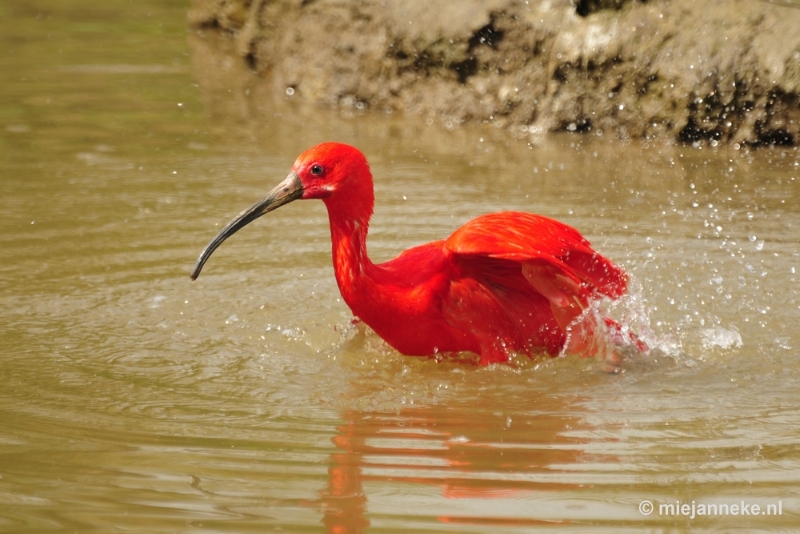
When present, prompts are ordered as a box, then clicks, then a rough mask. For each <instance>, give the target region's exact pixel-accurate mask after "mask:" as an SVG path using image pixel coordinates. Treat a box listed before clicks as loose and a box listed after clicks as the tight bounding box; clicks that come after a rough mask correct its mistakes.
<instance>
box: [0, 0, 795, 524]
mask: <svg viewBox="0 0 800 534" xmlns="http://www.w3.org/2000/svg"><path fill="white" fill-rule="evenodd" d="M86 6H88V4H86V5H84V3H79V2H71V1H64V0H59V1H58V2H56V1H50V2H45V1H41V2H21V1H19V2H17V1H11V2H6V3H4V4H3V6H2V7H0V15H2V18H0V24H2V31H0V35H1V36H2V37H0V39H2V42H3V49H4V52H3V55H2V60H0V61H2V69H3V72H4V73H5V74H4V75H3V79H2V82H0V175H2V179H0V196H1V197H2V199H3V209H2V211H0V229H1V231H0V335H2V340H3V343H2V353H1V354H0V531H8V532H12V531H13V532H44V531H49V530H57V529H69V530H71V531H76V532H84V531H98V530H99V531H107V530H111V529H113V528H119V529H128V530H132V531H139V532H183V531H189V530H202V531H207V532H250V531H253V532H255V531H258V532H261V531H265V530H278V529H283V530H293V531H312V532H313V531H317V532H323V531H330V532H359V531H362V530H366V531H374V532H378V531H384V532H397V531H406V530H410V531H413V530H417V531H425V532H435V531H450V532H487V533H488V532H529V531H534V530H548V529H550V528H556V527H564V526H566V527H567V528H569V529H570V530H573V531H583V530H587V531H588V530H595V531H611V530H613V531H618V532H621V531H632V532H633V531H635V532H638V531H641V530H642V529H650V528H651V529H659V528H669V527H676V528H677V529H678V530H689V529H707V530H730V529H736V528H746V529H747V530H748V531H752V530H761V529H763V530H766V529H774V530H781V529H782V530H784V531H790V530H792V529H793V528H795V525H796V524H797V522H798V519H800V490H799V489H798V488H800V447H799V445H800V408H798V401H797V399H798V398H799V397H800V364H799V362H798V359H799V358H800V333H799V332H798V327H797V326H798V324H800V291H798V278H799V277H800V273H798V270H800V208H798V206H800V154H799V153H798V152H797V151H795V150H781V149H775V150H762V151H759V152H755V153H754V152H745V151H744V150H735V149H721V148H716V149H713V148H709V147H706V148H701V149H697V148H665V147H663V146H643V145H623V144H620V143H618V142H612V141H609V140H606V139H603V138H602V136H597V135H592V136H565V137H561V138H558V137H556V138H550V139H547V140H540V139H537V138H534V137H532V136H527V134H525V133H520V132H517V134H515V135H509V134H508V133H506V132H501V131H498V130H497V129H495V128H494V127H492V126H486V127H485V128H482V129H475V130H465V129H455V130H452V131H451V130H449V129H448V128H447V125H446V124H445V125H439V124H432V125H427V124H425V122H424V121H421V124H418V125H409V124H408V123H403V122H401V121H399V120H398V119H397V118H395V117H391V116H387V115H386V114H385V113H383V112H378V113H365V114H360V113H352V114H347V113H338V112H331V111H329V110H323V109H307V108H303V107H302V106H300V105H299V104H298V103H297V102H294V101H293V100H292V99H291V98H287V99H285V100H284V99H279V100H278V101H277V102H271V103H270V102H268V101H267V100H266V99H264V98H263V95H258V90H257V84H256V83H255V82H257V80H253V79H252V78H249V77H248V75H246V74H243V73H241V72H238V73H235V72H234V71H236V69H235V68H233V67H232V66H231V65H232V64H231V63H228V62H226V60H225V59H224V57H222V56H219V57H217V56H213V55H210V54H211V52H210V50H211V48H209V43H208V41H207V40H204V39H203V38H200V37H197V36H194V37H193V38H192V39H191V40H190V41H189V42H187V36H186V34H185V30H184V23H183V20H184V19H183V17H184V13H185V9H186V5H185V4H184V2H167V3H165V2H135V3H134V2H124V1H121V0H118V1H114V2H107V3H105V4H104V6H105V7H103V8H97V7H86ZM190 54H191V55H190ZM212 68H217V69H221V70H223V71H224V72H225V73H226V75H225V76H224V77H223V79H219V78H215V77H214V76H213V70H212ZM226 69H228V70H226ZM523 135H526V137H525V138H524V139H523V138H522V136H523ZM326 139H337V140H341V141H345V142H350V143H353V144H356V145H358V146H359V147H361V148H362V149H363V150H364V151H365V152H366V153H367V155H368V157H369V159H370V162H371V164H372V168H373V171H374V173H375V175H376V181H377V186H376V188H377V198H378V204H377V207H376V215H375V217H374V221H373V226H374V228H373V230H372V232H371V234H370V235H371V237H370V241H369V252H370V254H371V255H372V256H373V257H374V258H375V259H376V260H381V259H388V258H390V257H392V256H393V255H394V254H396V253H397V252H398V251H400V250H402V249H403V248H405V247H408V246H411V245H414V244H418V243H421V242H424V241H428V240H432V239H437V238H440V237H442V236H445V235H447V234H448V233H449V232H451V231H452V230H453V229H454V228H456V227H457V226H458V225H459V224H461V223H463V222H464V221H466V220H468V219H469V218H470V217H472V216H474V215H477V214H480V213H485V212H488V211H494V210H499V209H519V210H526V211H533V212H538V213H542V214H546V215H549V216H553V217H556V218H559V219H561V220H563V221H565V222H567V223H569V224H571V225H574V226H576V227H578V228H580V229H581V230H582V231H583V232H584V233H585V234H586V235H587V237H589V238H590V239H591V240H592V242H593V243H594V245H595V246H596V247H597V248H598V249H599V250H601V251H603V252H604V253H605V254H607V255H608V256H610V257H611V258H613V259H615V260H616V261H618V262H620V263H621V264H622V265H624V266H625V267H626V268H627V269H628V271H629V272H630V273H631V275H632V279H633V287H632V294H631V297H630V298H628V299H627V300H626V301H625V302H623V303H621V304H619V305H617V306H616V307H615V308H614V309H613V310H612V312H613V313H614V314H615V316H617V317H618V318H620V319H621V320H622V321H623V322H624V323H625V324H627V325H629V326H630V327H632V328H634V329H636V330H637V331H639V332H640V333H641V334H642V335H643V336H645V338H646V339H647V340H648V342H649V343H650V344H651V346H653V347H654V350H653V351H652V352H651V353H650V354H648V355H646V356H644V357H640V358H635V359H632V360H630V361H627V362H626V363H625V364H624V365H623V367H622V369H621V372H619V373H617V374H609V373H606V372H603V370H602V369H601V367H600V366H599V364H597V363H596V362H594V361H592V360H575V359H573V358H562V359H556V360H552V361H551V360H538V361H533V362H531V361H528V360H527V359H518V360H516V361H515V362H514V363H515V365H513V366H508V365H503V366H493V367H489V368H476V367H474V366H472V365H469V364H468V363H463V362H461V363H460V362H455V361H445V362H441V363H437V362H435V361H432V360H425V359H414V358H406V357H403V356H401V355H399V354H397V353H395V352H394V351H392V350H390V349H389V348H387V347H386V346H385V345H384V344H383V343H382V342H381V341H380V339H379V338H377V337H376V336H375V335H374V334H370V333H369V332H363V331H359V330H357V329H356V328H354V327H353V326H352V325H351V324H350V319H351V316H350V313H349V311H348V310H347V308H346V306H345V305H344V304H343V303H342V302H341V300H340V298H339V295H338V292H337V288H336V285H335V282H334V280H333V275H332V269H331V266H330V248H329V247H330V242H329V235H328V229H327V219H326V216H325V212H324V209H323V206H322V205H320V204H318V203H313V202H296V203H294V204H292V205H290V206H286V207H284V208H281V209H280V210H279V211H277V212H275V213H272V214H270V215H269V216H268V217H265V218H264V219H262V220H259V221H258V222H257V223H255V224H253V225H251V226H249V227H248V228H247V229H245V230H243V231H241V232H239V233H238V234H237V235H236V236H235V237H234V238H233V239H231V240H229V241H228V242H226V243H225V244H224V245H223V246H222V247H221V248H220V249H219V250H218V251H217V252H216V253H215V254H214V256H213V257H212V259H211V260H210V261H209V263H208V264H207V266H206V268H205V270H204V272H203V275H202V276H201V277H200V278H199V279H198V281H196V282H194V283H192V282H190V281H189V278H188V273H189V270H190V269H191V266H192V264H193V262H194V260H195V258H196V256H197V254H198V253H199V252H200V250H201V249H202V247H203V246H204V245H205V244H206V243H207V242H208V240H209V239H210V238H211V237H212V236H213V235H214V234H215V233H216V232H217V230H218V229H219V228H220V225H221V224H224V223H225V222H227V220H228V219H229V218H231V217H232V216H233V215H235V214H236V213H238V212H239V210H241V209H243V208H244V207H246V206H248V205H249V204H250V203H251V202H252V201H254V200H255V199H256V198H258V197H259V196H260V195H261V194H263V193H264V192H265V191H266V190H267V189H268V188H270V187H271V186H272V185H274V184H275V183H277V181H279V180H280V179H282V178H283V177H284V176H285V174H286V172H287V170H288V168H289V166H290V165H291V162H292V161H293V160H294V158H295V157H296V155H297V154H298V153H299V152H300V151H301V150H303V149H304V148H306V147H308V146H310V145H311V144H313V143H316V142H319V141H322V140H326ZM645 500H646V501H649V502H651V503H653V504H654V506H655V511H654V512H653V513H651V514H649V515H647V514H643V513H642V512H641V511H640V504H641V503H642V502H643V501H645ZM692 501H694V502H695V510H696V512H695V517H694V518H691V517H690V515H691V513H690V512H689V510H687V514H688V515H687V514H684V515H679V514H680V511H679V510H680V505H682V504H687V505H689V506H691V503H692ZM742 503H744V504H745V506H746V507H747V513H745V512H744V511H741V510H738V509H737V514H738V515H735V516H734V515H732V514H733V512H732V511H731V512H730V514H729V515H722V513H723V512H722V510H723V509H722V505H727V506H728V510H731V507H732V506H733V505H737V506H739V507H740V508H741V505H742ZM673 504H674V505H676V506H677V507H678V509H677V510H676V509H674V508H673V511H672V514H673V515H670V510H669V509H668V508H663V509H662V510H659V507H660V506H661V505H673ZM710 504H716V505H718V506H719V508H718V510H719V515H715V516H707V515H701V514H700V512H699V511H698V510H699V506H700V505H710ZM753 505H758V506H759V511H758V512H754V508H753ZM769 505H774V506H775V511H776V512H778V511H779V512H780V515H776V514H774V515H766V513H763V514H762V512H766V511H767V507H768V506H769ZM642 506H643V509H644V510H645V511H647V505H646V504H644V505H642ZM709 512H710V510H709ZM743 514H744V515H743Z"/></svg>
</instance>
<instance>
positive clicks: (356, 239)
mask: <svg viewBox="0 0 800 534" xmlns="http://www.w3.org/2000/svg"><path fill="white" fill-rule="evenodd" d="M326 204H328V206H327V207H328V218H329V219H330V225H331V244H332V256H333V270H334V272H335V274H336V282H337V283H338V285H339V290H340V291H341V293H342V297H343V298H344V301H345V302H346V303H347V305H348V306H349V307H350V308H351V309H352V310H353V312H354V313H356V314H358V312H357V310H356V308H357V307H358V306H357V303H356V301H357V300H358V297H359V295H360V294H363V291H364V290H365V287H364V284H365V282H368V280H369V276H370V273H371V272H372V270H373V268H374V265H373V263H372V262H371V261H370V259H369V257H368V256H367V232H368V230H369V220H370V217H371V216H372V203H371V202H365V203H363V204H361V205H360V209H352V208H353V205H352V204H351V205H348V206H347V208H350V209H337V208H339V207H340V206H337V205H335V204H332V203H327V202H326Z"/></svg>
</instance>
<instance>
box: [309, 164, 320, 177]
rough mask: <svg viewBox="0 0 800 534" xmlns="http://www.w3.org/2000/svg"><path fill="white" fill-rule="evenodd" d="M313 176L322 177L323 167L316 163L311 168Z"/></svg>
mask: <svg viewBox="0 0 800 534" xmlns="http://www.w3.org/2000/svg"><path fill="white" fill-rule="evenodd" d="M311 174H313V175H314V176H320V175H321V174H322V165H319V164H318V163H315V164H314V165H312V166H311Z"/></svg>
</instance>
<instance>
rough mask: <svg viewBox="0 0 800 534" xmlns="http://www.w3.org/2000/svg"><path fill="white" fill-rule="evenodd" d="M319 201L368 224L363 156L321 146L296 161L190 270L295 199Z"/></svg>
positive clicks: (368, 185) (369, 197) (368, 181)
mask: <svg viewBox="0 0 800 534" xmlns="http://www.w3.org/2000/svg"><path fill="white" fill-rule="evenodd" d="M313 198H318V199H322V200H323V201H324V202H325V204H326V205H327V206H328V211H329V213H331V215H332V216H333V214H334V213H336V216H339V217H346V218H359V217H362V216H365V217H366V219H367V221H368V220H369V217H370V216H371V215H372V205H373V203H374V196H373V189H372V175H371V174H370V171H369V165H368V164H367V159H366V158H365V157H364V154H362V153H361V151H360V150H358V149H357V148H355V147H352V146H350V145H345V144H342V143H322V144H319V145H317V146H315V147H312V148H310V149H308V150H306V151H305V152H303V153H302V154H300V156H299V157H298V158H297V160H296V161H295V162H294V165H292V170H291V172H289V176H287V177H286V179H284V180H283V181H282V182H281V183H279V184H278V185H277V186H275V187H274V188H273V189H272V190H271V191H270V192H269V193H267V194H266V195H264V196H263V197H262V198H261V199H259V200H258V202H256V203H255V204H253V205H252V206H250V207H249V208H247V209H246V210H244V211H243V212H241V213H240V214H239V215H238V216H237V217H235V218H234V219H233V220H232V221H231V222H229V223H228V224H227V225H226V226H225V228H223V229H222V230H221V231H220V232H219V233H218V234H217V236H216V237H215V238H214V239H212V240H211V242H210V243H209V244H208V245H207V246H206V248H205V249H204V250H203V252H201V253H200V257H199V258H197V262H196V263H195V266H194V269H192V274H191V277H192V280H194V279H196V278H197V277H198V276H199V275H200V270H201V269H202V268H203V265H204V264H205V262H206V260H208V258H209V257H210V256H211V254H212V253H213V252H214V251H215V250H216V249H217V247H219V246H220V245H221V244H222V242H223V241H225V240H226V239H227V238H229V237H230V236H232V235H233V234H234V233H236V232H237V231H238V230H239V229H241V228H243V227H244V226H246V225H247V224H249V223H251V222H252V221H254V220H256V219H258V218H259V217H261V216H262V215H265V214H267V213H269V212H270V211H273V210H275V209H277V208H279V207H281V206H283V205H284V204H288V203H289V202H292V201H294V200H297V199H303V200H306V199H313Z"/></svg>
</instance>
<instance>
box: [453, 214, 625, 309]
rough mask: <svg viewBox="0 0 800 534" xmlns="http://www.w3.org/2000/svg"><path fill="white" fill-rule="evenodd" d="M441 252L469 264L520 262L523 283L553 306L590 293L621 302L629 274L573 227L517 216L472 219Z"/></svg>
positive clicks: (540, 218) (506, 215)
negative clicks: (526, 282) (600, 252)
mask: <svg viewBox="0 0 800 534" xmlns="http://www.w3.org/2000/svg"><path fill="white" fill-rule="evenodd" d="M445 248H446V249H447V250H448V251H449V252H450V253H451V254H455V255H458V256H460V257H461V258H462V260H463V261H466V262H468V263H472V264H473V265H475V264H479V263H482V262H483V260H484V259H488V258H496V259H504V260H510V261H512V262H518V263H519V264H521V265H522V273H523V275H524V276H525V278H526V279H527V281H528V282H529V283H530V284H531V285H532V286H533V287H534V289H536V291H538V292H539V293H540V294H542V295H543V296H545V297H546V298H547V299H548V300H550V301H551V302H552V303H554V304H556V305H559V306H564V305H565V299H569V300H571V299H572V298H573V296H580V298H581V300H584V299H585V298H586V297H587V296H589V295H591V294H599V295H606V296H608V297H611V298H618V297H620V296H621V295H622V294H623V293H624V292H625V290H626V287H627V275H626V274H625V271H623V270H622V269H621V268H620V267H618V266H617V265H615V264H614V263H612V262H611V261H610V260H608V259H606V258H604V257H603V256H601V255H600V254H598V253H597V252H595V251H594V250H593V249H592V248H591V245H590V243H589V242H588V241H587V240H586V239H584V238H583V236H581V234H580V233H579V232H578V231H577V230H575V229H574V228H572V227H570V226H567V225H566V224H563V223H560V222H558V221H556V220H553V219H549V218H547V217H542V216H540V215H534V214H531V213H521V212H511V211H509V212H500V213H491V214H487V215H482V216H480V217H476V218H475V219H473V220H471V221H469V222H468V223H467V224H465V225H464V226H462V227H461V228H459V229H458V230H456V231H455V232H454V233H453V234H452V235H451V236H450V237H449V238H448V239H447V240H446V241H445Z"/></svg>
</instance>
